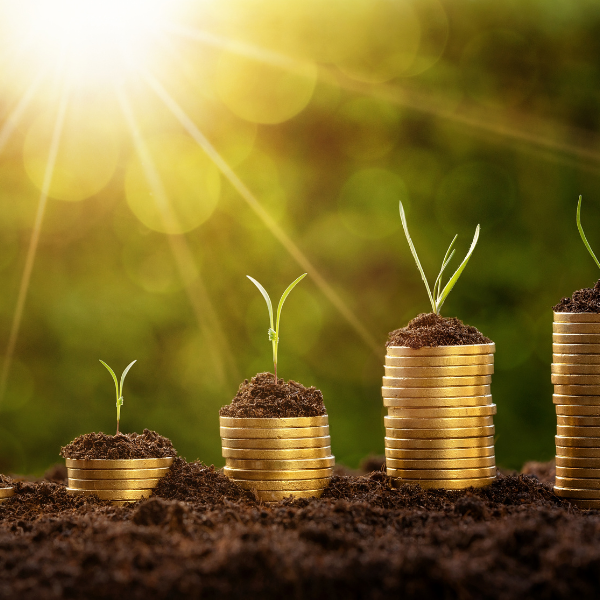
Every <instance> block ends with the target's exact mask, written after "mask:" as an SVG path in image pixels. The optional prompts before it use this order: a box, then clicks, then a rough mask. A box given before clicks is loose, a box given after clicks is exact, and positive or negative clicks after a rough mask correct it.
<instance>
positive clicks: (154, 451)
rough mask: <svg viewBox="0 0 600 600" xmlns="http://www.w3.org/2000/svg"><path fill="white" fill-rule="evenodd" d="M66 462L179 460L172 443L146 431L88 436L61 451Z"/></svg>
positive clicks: (83, 436)
mask: <svg viewBox="0 0 600 600" xmlns="http://www.w3.org/2000/svg"><path fill="white" fill-rule="evenodd" d="M60 455H61V456H62V457H63V458H74V459H79V460H91V459H94V458H96V459H98V458H101V459H110V460H115V459H118V458H167V457H169V456H177V450H175V448H173V444H172V443H171V440H170V439H168V438H166V437H163V436H162V435H159V434H158V433H156V431H150V430H149V429H144V433H142V434H141V435H140V434H139V433H125V434H124V433H119V434H117V435H107V434H106V433H102V432H100V433H86V434H85V435H80V436H79V437H78V438H75V439H74V440H73V441H72V442H71V443H70V444H67V445H66V446H63V447H62V448H61V450H60Z"/></svg>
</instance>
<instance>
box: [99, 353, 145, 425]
mask: <svg viewBox="0 0 600 600" xmlns="http://www.w3.org/2000/svg"><path fill="white" fill-rule="evenodd" d="M100 362H101V363H102V364H103V365H104V366H105V367H106V368H107V369H108V372H109V373H110V374H111V375H112V378H113V379H114V381H115V388H116V389H117V435H118V434H119V421H120V420H121V406H123V382H124V381H125V375H127V373H128V372H129V369H131V367H133V363H135V362H137V360H134V361H133V362H131V363H129V364H128V365H127V367H125V370H124V371H123V375H121V383H120V384H119V380H118V379H117V376H116V375H115V372H114V371H113V370H112V369H111V368H110V367H109V366H108V365H107V364H106V363H105V362H104V361H103V360H101V361H100Z"/></svg>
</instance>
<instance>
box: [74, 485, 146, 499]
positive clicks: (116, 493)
mask: <svg viewBox="0 0 600 600" xmlns="http://www.w3.org/2000/svg"><path fill="white" fill-rule="evenodd" d="M67 493H69V494H73V495H79V496H92V495H93V496H98V498H100V500H140V499H141V498H149V497H150V496H151V495H152V490H76V489H73V488H69V487H68V488H67Z"/></svg>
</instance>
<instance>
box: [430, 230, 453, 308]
mask: <svg viewBox="0 0 600 600" xmlns="http://www.w3.org/2000/svg"><path fill="white" fill-rule="evenodd" d="M457 237H458V235H455V236H454V239H453V240H452V241H451V242H450V245H449V246H448V250H446V254H445V255H444V260H443V261H442V268H441V269H440V273H439V275H438V276H437V279H436V280H435V283H434V284H433V297H434V298H435V299H436V301H437V299H438V298H439V297H440V289H441V287H442V275H443V274H444V271H445V270H446V267H447V266H448V263H449V262H450V261H451V260H452V257H453V256H454V253H455V250H452V246H454V242H455V241H456V238H457ZM448 255H450V256H448Z"/></svg>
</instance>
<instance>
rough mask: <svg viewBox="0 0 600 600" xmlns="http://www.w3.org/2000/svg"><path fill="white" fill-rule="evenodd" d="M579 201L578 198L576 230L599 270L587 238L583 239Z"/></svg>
mask: <svg viewBox="0 0 600 600" xmlns="http://www.w3.org/2000/svg"><path fill="white" fill-rule="evenodd" d="M581 200H582V198H581V196H579V202H578V204H577V229H579V235H581V239H582V240H583V243H584V244H585V247H586V248H587V249H588V252H589V253H590V254H591V255H592V258H593V259H594V262H595V263H596V264H597V265H598V268H600V262H598V259H597V258H596V255H595V254H594V251H593V250H592V248H591V247H590V244H589V242H588V241H587V238H586V237H585V233H583V227H582V226H581Z"/></svg>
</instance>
